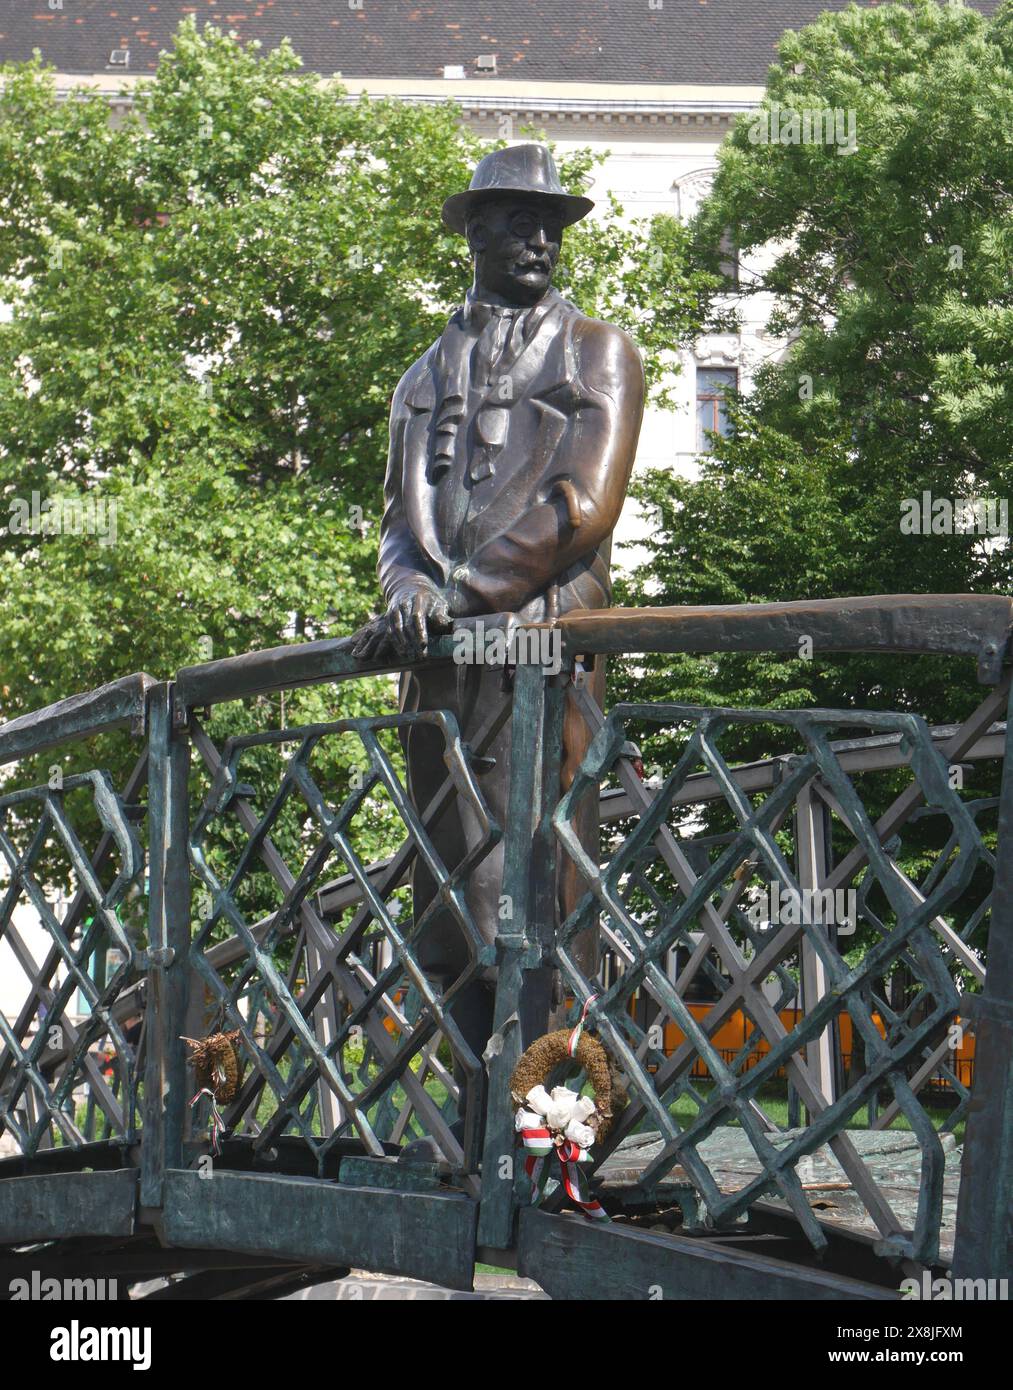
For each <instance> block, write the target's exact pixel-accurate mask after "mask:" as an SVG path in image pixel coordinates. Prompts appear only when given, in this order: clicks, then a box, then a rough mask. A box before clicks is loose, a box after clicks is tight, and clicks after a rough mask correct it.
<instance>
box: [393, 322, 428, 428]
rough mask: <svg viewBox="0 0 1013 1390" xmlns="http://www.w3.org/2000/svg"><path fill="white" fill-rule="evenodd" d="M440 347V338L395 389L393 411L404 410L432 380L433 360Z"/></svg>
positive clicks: (413, 364)
mask: <svg viewBox="0 0 1013 1390" xmlns="http://www.w3.org/2000/svg"><path fill="white" fill-rule="evenodd" d="M439 345H440V340H439V338H437V339H436V341H435V342H434V343H431V344H430V345H429V347H427V348H426V350H425V352H424V353H423V354H422V356H421V357H417V358H416V359H415V361H414V362H413V363H412V364H411V366H410V367H409V368H408V370H407V371H406V372H405V374H404V376H403V377H402V378H401V380H400V381H399V382H398V384H397V386H396V387H395V388H394V398H393V400H392V402H391V410H392V411H397V410H401V409H403V408H404V406H405V404H406V402H408V401H410V400H412V399H413V397H414V396H415V395H417V393H418V391H419V388H420V387H423V386H424V385H425V384H426V383H427V382H430V381H431V380H432V366H433V359H434V357H435V356H436V350H437V348H438V347H439Z"/></svg>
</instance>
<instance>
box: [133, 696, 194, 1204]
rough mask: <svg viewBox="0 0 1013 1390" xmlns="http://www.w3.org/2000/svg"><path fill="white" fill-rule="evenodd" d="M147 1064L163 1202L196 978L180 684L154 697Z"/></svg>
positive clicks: (177, 1145)
mask: <svg viewBox="0 0 1013 1390" xmlns="http://www.w3.org/2000/svg"><path fill="white" fill-rule="evenodd" d="M148 730H149V733H148V841H149V848H148V856H149V857H148V874H149V887H148V942H149V951H150V953H151V965H150V968H149V970H148V1007H147V1020H146V1027H147V1060H146V1065H145V1072H144V1107H143V1111H144V1114H143V1128H142V1132H141V1205H142V1206H144V1207H159V1206H161V1205H162V1182H163V1178H164V1175H165V1170H166V1169H167V1168H179V1167H182V1165H183V1129H184V1125H185V1122H186V1113H187V1112H186V1079H187V1078H186V1056H185V1050H184V1044H183V1043H182V1042H181V1041H180V1034H182V1033H184V1032H185V1031H186V1013H187V1003H188V996H189V989H188V982H189V977H190V868H189V860H188V855H187V837H188V835H189V830H190V815H189V804H188V778H189V772H190V740H189V738H188V736H187V733H186V730H185V729H177V728H175V727H174V724H173V683H172V682H171V681H166V682H162V683H160V684H158V685H156V686H153V687H152V689H151V691H150V692H149V696H148Z"/></svg>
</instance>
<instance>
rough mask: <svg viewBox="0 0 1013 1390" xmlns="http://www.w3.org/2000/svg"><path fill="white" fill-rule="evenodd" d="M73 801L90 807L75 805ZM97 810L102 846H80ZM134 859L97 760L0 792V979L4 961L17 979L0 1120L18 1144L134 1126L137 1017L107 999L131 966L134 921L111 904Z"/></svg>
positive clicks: (102, 1136)
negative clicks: (89, 767)
mask: <svg viewBox="0 0 1013 1390" xmlns="http://www.w3.org/2000/svg"><path fill="white" fill-rule="evenodd" d="M83 802H84V803H86V804H87V806H88V808H89V810H91V811H93V814H92V815H90V816H86V815H83V814H78V815H77V816H75V811H78V812H80V810H81V808H82V804H83ZM96 817H97V833H98V834H99V835H100V836H105V837H108V839H109V841H110V842H111V846H112V849H113V851H114V853H113V854H112V855H111V856H110V855H106V854H99V853H98V850H97V846H86V844H85V843H84V841H83V839H82V834H84V833H86V832H79V830H78V828H77V826H76V824H75V820H76V819H77V820H81V821H85V820H86V821H89V822H91V823H92V825H93V832H92V833H95V830H94V822H95V821H96ZM110 859H111V860H112V862H111V863H106V864H105V865H104V867H103V869H102V870H99V869H97V868H96V867H95V865H96V863H97V862H98V861H100V860H110ZM143 867H144V859H143V852H142V849H141V846H140V843H139V841H138V838H137V835H136V833H135V831H134V829H133V827H132V825H131V824H130V821H129V819H128V816H127V811H126V808H125V806H124V804H123V802H122V800H121V798H120V797H119V795H118V794H117V793H116V791H115V790H114V788H113V785H112V782H111V780H110V779H109V777H108V776H107V774H106V773H104V772H100V771H92V772H88V773H82V774H79V775H76V776H73V777H67V778H66V779H65V780H64V781H63V782H62V785H61V786H60V787H58V788H54V787H32V788H28V789H26V790H23V791H15V792H10V793H8V794H7V795H6V796H2V797H0V893H2V896H0V943H3V946H4V956H5V968H6V971H7V974H6V982H7V988H8V990H10V987H11V983H10V982H11V979H12V978H15V976H14V971H13V969H12V968H11V967H12V966H15V967H16V968H17V970H18V971H19V972H20V975H21V977H22V980H23V986H24V996H23V1002H22V1004H21V1006H20V1008H19V1009H18V1011H17V1014H16V1016H15V1017H14V1018H13V1019H12V1020H8V1019H7V1018H5V1017H4V1016H3V1015H2V1014H0V1132H3V1131H6V1132H7V1134H8V1135H9V1136H10V1137H11V1138H12V1139H13V1141H14V1144H15V1146H16V1148H17V1149H18V1150H19V1151H20V1152H21V1153H22V1154H24V1155H26V1156H31V1155H32V1154H34V1153H35V1152H36V1151H37V1150H38V1149H40V1148H48V1147H52V1146H53V1145H58V1146H62V1145H66V1146H70V1147H74V1148H77V1147H80V1146H81V1145H83V1144H85V1143H88V1142H91V1141H95V1140H109V1141H113V1142H117V1141H119V1142H122V1143H123V1144H127V1143H130V1142H132V1141H133V1140H134V1138H135V1137H136V1133H137V1130H138V1125H139V1106H138V1098H139V1097H138V1078H139V1074H140V1066H139V1051H140V1032H141V1029H140V1020H139V1018H136V1019H131V1014H130V1012H129V1011H128V1010H127V1009H125V1008H124V1007H114V1006H117V1005H121V1006H122V1005H123V1004H124V1002H125V1000H124V996H125V993H126V991H127V989H128V987H129V986H130V985H131V984H132V983H133V982H134V981H135V980H136V979H137V976H138V966H139V960H138V952H137V949H136V943H135V940H134V933H133V932H132V931H128V930H127V928H126V927H125V926H124V924H123V921H122V915H121V914H122V911H123V908H124V904H125V902H126V899H127V896H128V894H129V893H130V892H131V889H134V890H135V891H136V890H137V889H138V887H139V885H140V880H141V877H142V872H143ZM54 882H62V883H63V884H64V885H65V888H64V891H63V892H62V893H60V894H58V895H57V894H55V893H54V892H53V890H52V886H51V885H52V884H53V883H54ZM44 885H46V886H44ZM40 941H41V943H42V945H41V959H40V946H39V944H38V943H39V942H40ZM139 1011H140V1006H139V1005H138V1007H137V1009H136V1010H134V1011H133V1012H134V1013H137V1014H139Z"/></svg>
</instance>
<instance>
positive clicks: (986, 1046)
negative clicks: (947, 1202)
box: [953, 697, 1013, 1279]
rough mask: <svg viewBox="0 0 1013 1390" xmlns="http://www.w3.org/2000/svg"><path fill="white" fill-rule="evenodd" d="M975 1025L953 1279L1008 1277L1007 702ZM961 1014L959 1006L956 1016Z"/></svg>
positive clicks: (1011, 1043)
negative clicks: (985, 941)
mask: <svg viewBox="0 0 1013 1390" xmlns="http://www.w3.org/2000/svg"><path fill="white" fill-rule="evenodd" d="M964 1001H965V1004H966V1006H967V1009H968V1012H969V1013H970V1014H971V1016H972V1018H973V1020H974V1037H975V1046H974V1086H973V1090H972V1096H971V1103H970V1107H969V1109H968V1115H967V1132H966V1136H965V1140H964V1156H963V1161H962V1164H961V1176H960V1196H959V1199H958V1202H957V1230H956V1237H955V1241H954V1248H953V1277H954V1278H958V1279H1009V1278H1013V697H1011V700H1010V708H1009V711H1008V712H1007V716H1006V751H1005V756H1004V759H1003V769H1002V790H1001V792H1000V801H999V832H998V839H997V844H996V853H995V880H994V883H993V886H992V921H991V924H990V927H989V933H988V968H987V971H986V973H985V983H984V987H983V989H982V992H981V994H978V995H967V994H965V995H964ZM963 1011H964V1005H962V1007H961V1012H963Z"/></svg>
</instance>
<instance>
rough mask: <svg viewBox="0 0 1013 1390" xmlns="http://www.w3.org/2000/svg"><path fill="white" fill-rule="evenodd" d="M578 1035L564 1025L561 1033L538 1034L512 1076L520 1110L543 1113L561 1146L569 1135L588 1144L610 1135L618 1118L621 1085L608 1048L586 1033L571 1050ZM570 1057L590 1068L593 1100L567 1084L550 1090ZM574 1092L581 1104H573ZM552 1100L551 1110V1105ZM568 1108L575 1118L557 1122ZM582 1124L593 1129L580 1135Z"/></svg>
mask: <svg viewBox="0 0 1013 1390" xmlns="http://www.w3.org/2000/svg"><path fill="white" fill-rule="evenodd" d="M572 1037H573V1029H572V1028H560V1029H559V1030H558V1032H555V1033H546V1034H545V1036H544V1037H541V1038H537V1039H536V1040H535V1042H533V1043H532V1044H531V1046H530V1047H529V1048H528V1050H527V1051H526V1052H525V1053H524V1055H523V1056H522V1057H521V1059H520V1061H519V1062H518V1063H517V1066H516V1067H515V1068H514V1074H513V1076H512V1077H511V1078H510V1095H511V1098H512V1099H513V1102H514V1104H515V1105H516V1106H517V1107H518V1108H519V1111H525V1110H528V1111H530V1112H532V1113H536V1114H539V1115H541V1116H542V1118H543V1119H544V1120H545V1121H546V1123H547V1124H548V1127H549V1129H550V1130H551V1131H552V1134H553V1141H554V1142H555V1143H556V1144H557V1146H558V1144H559V1143H561V1142H562V1140H563V1139H572V1140H574V1141H575V1142H577V1143H580V1147H581V1148H582V1149H586V1148H589V1147H590V1145H591V1144H595V1143H597V1142H598V1141H599V1140H601V1139H604V1138H605V1136H606V1134H608V1132H609V1129H610V1128H611V1126H612V1121H613V1118H614V1115H613V1110H614V1108H615V1106H614V1100H615V1098H616V1096H617V1087H616V1084H615V1078H614V1075H613V1069H612V1065H611V1063H610V1062H609V1057H608V1053H607V1052H606V1051H605V1049H604V1047H602V1045H601V1043H600V1042H599V1041H598V1039H597V1038H592V1037H591V1036H590V1035H589V1034H588V1033H583V1032H582V1033H581V1035H580V1037H579V1038H578V1040H577V1046H576V1049H575V1050H574V1051H573V1052H571V1050H570V1040H571V1038H572ZM566 1061H573V1062H576V1064H577V1066H579V1067H580V1068H581V1069H582V1071H584V1072H585V1073H586V1075H587V1079H588V1080H589V1081H590V1083H591V1086H592V1088H593V1090H594V1100H593V1101H592V1100H591V1099H590V1098H589V1097H587V1096H577V1095H576V1094H575V1092H573V1091H570V1090H568V1089H567V1088H566V1087H565V1086H556V1087H554V1088H553V1091H552V1095H551V1096H550V1095H549V1093H548V1092H547V1091H546V1090H545V1082H546V1081H547V1079H548V1077H549V1076H550V1075H551V1073H552V1072H553V1070H554V1069H555V1068H556V1067H558V1066H559V1064H560V1063H561V1062H566ZM557 1092H558V1093H559V1094H558V1095H557ZM570 1096H573V1097H574V1102H575V1103H574V1104H569V1105H568V1100H569V1097H570ZM553 1101H555V1103H554V1104H552V1103H553ZM550 1104H551V1106H552V1108H551V1109H549V1108H548V1105H550ZM543 1107H544V1108H543ZM568 1108H569V1110H570V1111H571V1117H570V1119H568V1120H565V1123H563V1124H556V1125H554V1124H553V1121H554V1120H557V1121H562V1120H564V1119H565V1115H566V1111H567V1109H568ZM578 1112H579V1116H578ZM577 1125H580V1126H582V1127H583V1129H584V1130H585V1131H590V1134H588V1133H584V1134H582V1135H581V1136H580V1137H578V1131H577V1128H576V1126H577ZM570 1128H573V1132H572V1133H569V1134H568V1133H567V1130H568V1129H570ZM581 1139H583V1141H584V1142H581Z"/></svg>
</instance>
